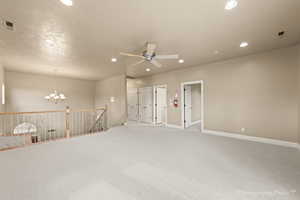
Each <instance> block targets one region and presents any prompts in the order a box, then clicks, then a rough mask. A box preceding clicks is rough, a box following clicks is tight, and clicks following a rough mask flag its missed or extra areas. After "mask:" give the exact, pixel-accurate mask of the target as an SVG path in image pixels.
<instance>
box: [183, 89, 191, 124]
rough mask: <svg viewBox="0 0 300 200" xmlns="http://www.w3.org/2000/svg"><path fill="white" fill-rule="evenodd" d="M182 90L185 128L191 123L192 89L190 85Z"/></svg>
mask: <svg viewBox="0 0 300 200" xmlns="http://www.w3.org/2000/svg"><path fill="white" fill-rule="evenodd" d="M184 89H185V92H184V104H185V109H184V112H185V114H184V116H185V127H189V126H191V123H192V87H191V86H190V85H186V86H185V87H184Z"/></svg>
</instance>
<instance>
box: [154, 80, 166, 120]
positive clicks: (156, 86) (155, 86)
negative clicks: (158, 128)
mask: <svg viewBox="0 0 300 200" xmlns="http://www.w3.org/2000/svg"><path fill="white" fill-rule="evenodd" d="M158 87H164V88H166V93H167V94H166V106H167V108H166V110H165V116H166V119H165V123H163V125H167V124H168V85H154V86H153V124H157V123H156V110H157V109H156V107H157V106H156V99H155V98H156V94H155V93H156V88H158Z"/></svg>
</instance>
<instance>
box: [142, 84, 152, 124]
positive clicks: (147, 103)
mask: <svg viewBox="0 0 300 200" xmlns="http://www.w3.org/2000/svg"><path fill="white" fill-rule="evenodd" d="M152 111H153V88H152V87H145V88H140V89H139V112H140V121H141V122H146V123H152V117H153V112H152Z"/></svg>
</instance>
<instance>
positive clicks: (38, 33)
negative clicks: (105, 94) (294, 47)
mask: <svg viewBox="0 0 300 200" xmlns="http://www.w3.org/2000/svg"><path fill="white" fill-rule="evenodd" d="M73 3H74V5H73V6H72V7H67V6H65V5H63V4H62V3H61V2H60V1H59V0H26V1H20V0H1V4H0V5H1V6H0V18H2V19H7V20H11V21H13V22H14V23H15V25H16V30H15V31H13V32H11V31H8V30H5V29H4V28H1V29H0V59H1V62H2V63H3V65H4V66H5V68H6V69H7V70H13V71H23V72H31V73H39V74H55V75H60V76H68V77H74V78H81V79H91V80H98V79H102V78H106V77H109V76H113V75H116V74H122V73H125V72H127V74H128V75H129V76H133V77H139V76H145V75H148V74H153V73H159V72H162V71H168V70H173V69H176V68H183V67H188V66H195V65H199V64H201V63H207V62H212V61H217V60H222V59H227V58H231V57H236V56H242V55H247V54H252V53H255V52H260V51H265V50H269V49H273V48H279V47H284V46H288V45H291V44H296V43H298V42H299V41H300V25H299V19H300V1H299V0H268V1H262V0H251V1H249V0H239V5H238V7H236V8H235V9H233V10H231V11H228V10H224V6H225V3H226V0H190V1H174V0H163V1H162V0H148V1H145V0H101V1H97V0H73ZM280 30H285V31H286V35H285V37H284V38H282V39H279V38H278V36H277V33H278V31H280ZM147 41H150V42H155V43H157V45H158V49H157V52H158V53H159V54H174V53H178V54H179V55H180V57H181V58H183V59H184V60H185V63H184V64H179V63H178V62H177V61H176V60H171V61H164V62H162V63H163V65H164V66H163V67H162V68H160V69H158V68H155V67H154V66H151V65H148V64H144V65H139V66H135V67H128V65H130V64H131V63H135V62H137V61H138V59H133V58H131V59H127V58H122V57H121V56H119V52H120V51H123V52H138V51H139V50H140V49H142V48H143V45H144V44H145V42H147ZM241 41H248V42H249V47H247V48H243V49H242V48H240V47H239V44H240V42H241ZM216 50H217V51H219V53H218V54H215V53H214V52H215V51H216ZM112 57H117V58H118V62H117V63H112V62H111V58H112ZM149 66H150V68H151V69H152V71H151V72H150V73H149V72H145V68H146V67H149Z"/></svg>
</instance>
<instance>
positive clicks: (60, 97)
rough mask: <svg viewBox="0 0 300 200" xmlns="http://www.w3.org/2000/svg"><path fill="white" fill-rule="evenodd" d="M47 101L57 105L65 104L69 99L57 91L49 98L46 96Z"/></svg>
mask: <svg viewBox="0 0 300 200" xmlns="http://www.w3.org/2000/svg"><path fill="white" fill-rule="evenodd" d="M45 99H46V100H48V101H49V102H53V103H55V104H57V103H60V102H63V101H65V100H66V99H67V97H66V96H65V95H64V94H62V93H58V92H57V91H56V90H55V91H54V92H53V93H51V94H49V95H48V96H45Z"/></svg>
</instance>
